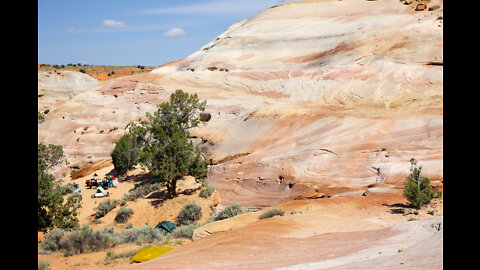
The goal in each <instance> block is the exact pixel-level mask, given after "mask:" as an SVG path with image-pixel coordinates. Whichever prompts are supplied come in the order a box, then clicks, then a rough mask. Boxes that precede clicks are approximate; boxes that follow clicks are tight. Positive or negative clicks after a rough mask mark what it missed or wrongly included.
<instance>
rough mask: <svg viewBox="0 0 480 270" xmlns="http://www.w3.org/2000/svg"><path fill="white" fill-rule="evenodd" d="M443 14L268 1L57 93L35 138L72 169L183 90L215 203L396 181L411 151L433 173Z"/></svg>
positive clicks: (102, 155)
mask: <svg viewBox="0 0 480 270" xmlns="http://www.w3.org/2000/svg"><path fill="white" fill-rule="evenodd" d="M420 3H423V4H422V5H423V6H422V5H420ZM442 22H443V1H438V0H437V1H434V0H432V1H397V0H379V1H365V0H344V1H337V0H318V1H311V0H308V1H307V0H305V1H297V2H291V3H288V4H283V5H278V6H274V7H271V8H269V9H266V10H264V11H262V12H260V13H259V14H257V15H256V16H254V17H251V18H248V19H246V20H243V21H240V22H238V23H236V24H234V25H232V26H230V27H229V28H228V29H227V30H226V31H225V32H224V33H221V34H220V35H219V36H218V37H217V38H215V39H214V40H212V41H211V42H210V43H208V44H206V45H205V46H203V47H202V48H199V50H198V51H197V52H195V53H193V54H192V55H190V56H187V57H186V58H184V59H180V60H178V61H175V62H172V63H168V64H165V65H163V66H160V67H158V68H156V69H154V70H153V71H152V72H150V73H142V74H134V75H129V76H123V77H118V78H114V79H110V80H107V81H100V82H98V81H97V82H95V83H94V84H92V85H91V86H90V88H89V89H88V90H85V91H83V90H82V91H78V92H73V91H71V92H69V94H73V96H72V97H71V98H69V99H68V100H65V102H61V103H55V104H51V105H50V109H49V113H48V115H47V116H46V118H45V122H43V123H42V124H39V126H38V139H39V141H42V142H44V143H54V144H60V145H62V146H63V147H64V150H65V154H66V155H67V161H68V163H69V168H66V169H69V170H71V169H73V168H83V167H85V166H87V165H89V164H93V163H94V162H97V161H99V160H102V159H106V158H107V159H108V158H109V155H110V152H111V150H112V149H113V147H114V145H115V142H116V141H117V140H118V139H119V137H120V136H121V135H122V134H123V133H124V131H125V126H126V125H127V124H128V123H129V122H130V121H139V120H140V119H141V118H143V117H145V113H146V112H152V111H154V110H155V109H156V105H158V104H160V103H161V102H163V101H166V100H167V99H168V97H169V95H170V93H172V92H173V91H174V90H175V89H183V90H185V91H187V92H190V93H198V95H199V97H200V98H201V99H202V100H203V99H206V100H207V101H208V102H207V107H206V112H207V113H210V115H211V119H210V121H208V122H206V123H205V124H204V125H202V126H200V127H198V128H196V129H195V130H192V135H193V136H194V137H195V138H196V143H198V145H199V146H200V147H201V149H202V152H203V154H204V156H205V159H206V160H207V162H208V164H209V181H210V183H212V184H213V185H214V186H215V187H216V190H217V191H218V194H219V196H220V197H221V198H222V203H225V204H229V203H232V202H238V203H240V204H241V205H242V206H253V207H260V208H261V207H265V206H268V205H272V204H277V203H281V202H284V201H287V200H289V199H293V198H295V197H297V196H299V195H301V194H303V193H306V192H313V191H316V192H320V193H324V194H326V195H327V196H335V195H338V194H357V193H358V192H364V191H365V189H366V188H367V187H370V189H371V190H372V191H375V192H377V193H385V192H396V191H398V188H399V187H401V184H402V182H403V179H404V177H405V175H406V174H407V173H408V168H409V166H408V165H409V160H410V158H412V157H414V158H416V159H417V160H418V161H419V162H420V163H421V164H422V165H423V169H424V174H425V176H428V177H430V179H431V180H434V181H439V182H441V181H443V172H442V171H443V24H442ZM42 76H43V75H42ZM39 86H40V74H39ZM41 106H42V99H41V98H40V97H39V108H40V107H41ZM62 170H65V169H60V170H58V172H57V173H61V172H62ZM352 192H353V193H352Z"/></svg>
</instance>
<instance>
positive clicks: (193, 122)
mask: <svg viewBox="0 0 480 270" xmlns="http://www.w3.org/2000/svg"><path fill="white" fill-rule="evenodd" d="M205 105H206V101H200V100H199V99H198V96H197V94H192V95H190V94H188V93H186V92H184V91H182V90H180V89H177V90H176V91H175V92H174V93H172V95H171V96H170V100H169V101H167V102H163V103H161V104H160V105H158V107H157V111H155V112H154V113H153V114H151V113H148V112H147V114H146V117H147V120H146V121H142V122H140V124H136V123H133V122H132V123H130V124H129V132H130V133H131V134H133V135H134V136H136V137H137V139H138V140H139V142H140V143H141V145H142V150H141V153H140V156H139V162H140V163H141V164H143V165H145V166H147V168H148V169H149V171H150V174H151V175H152V176H153V177H154V182H161V183H163V184H164V185H165V186H166V187H167V192H168V194H169V196H170V197H175V196H176V195H177V193H176V186H177V182H178V181H179V180H181V179H183V178H184V177H185V176H186V175H192V176H194V177H196V178H199V177H205V176H206V172H207V169H206V165H205V162H204V161H203V160H202V157H201V153H200V150H199V149H198V147H194V146H193V144H192V142H191V141H190V133H189V129H190V128H193V127H197V126H198V124H199V123H200V120H199V119H198V114H199V112H201V111H204V110H205Z"/></svg>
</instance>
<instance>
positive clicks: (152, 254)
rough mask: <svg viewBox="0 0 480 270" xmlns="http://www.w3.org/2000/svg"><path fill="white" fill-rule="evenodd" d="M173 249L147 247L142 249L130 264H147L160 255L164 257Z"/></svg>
mask: <svg viewBox="0 0 480 270" xmlns="http://www.w3.org/2000/svg"><path fill="white" fill-rule="evenodd" d="M172 249H173V248H171V247H155V246H154V247H146V248H142V249H140V250H139V251H137V253H135V255H134V256H133V257H132V259H131V260H130V264H132V263H141V262H146V261H148V260H151V259H154V258H156V257H158V256H160V255H163V254H165V253H167V252H169V251H170V250H172Z"/></svg>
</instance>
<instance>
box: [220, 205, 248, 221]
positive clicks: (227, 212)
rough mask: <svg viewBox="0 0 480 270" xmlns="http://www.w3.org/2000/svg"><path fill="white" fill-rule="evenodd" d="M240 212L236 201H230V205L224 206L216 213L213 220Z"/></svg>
mask: <svg viewBox="0 0 480 270" xmlns="http://www.w3.org/2000/svg"><path fill="white" fill-rule="evenodd" d="M240 213H242V209H241V208H240V205H239V204H238V203H232V204H231V205H229V206H227V207H225V209H223V210H222V211H220V213H218V215H217V216H216V217H215V220H222V219H227V218H231V217H234V216H236V215H238V214H240Z"/></svg>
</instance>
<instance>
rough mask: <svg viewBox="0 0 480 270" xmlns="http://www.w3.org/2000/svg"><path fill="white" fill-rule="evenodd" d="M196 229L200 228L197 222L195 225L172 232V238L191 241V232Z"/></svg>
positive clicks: (184, 226)
mask: <svg viewBox="0 0 480 270" xmlns="http://www.w3.org/2000/svg"><path fill="white" fill-rule="evenodd" d="M198 227H200V223H198V222H195V223H193V224H190V225H183V226H180V227H178V228H176V229H175V230H174V231H173V232H172V236H173V237H175V238H187V239H192V236H193V231H194V230H195V229H196V228H198Z"/></svg>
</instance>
